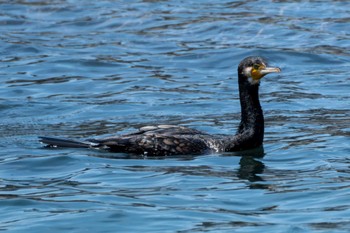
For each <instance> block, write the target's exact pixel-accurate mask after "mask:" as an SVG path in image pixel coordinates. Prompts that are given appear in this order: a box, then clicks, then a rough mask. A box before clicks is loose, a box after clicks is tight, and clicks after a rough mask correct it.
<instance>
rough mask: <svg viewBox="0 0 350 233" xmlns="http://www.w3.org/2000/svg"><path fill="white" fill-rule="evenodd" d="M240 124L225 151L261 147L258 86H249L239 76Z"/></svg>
mask: <svg viewBox="0 0 350 233" xmlns="http://www.w3.org/2000/svg"><path fill="white" fill-rule="evenodd" d="M238 83H239V97H240V102H241V122H240V124H239V128H238V131H237V134H236V135H235V136H233V138H231V139H230V142H229V145H228V146H227V149H226V150H227V151H237V150H243V149H251V148H254V147H258V146H261V145H262V142H263V139H264V115H263V112H262V109H261V106H260V101H259V84H251V83H249V81H248V79H247V78H246V77H245V76H243V74H239V79H238Z"/></svg>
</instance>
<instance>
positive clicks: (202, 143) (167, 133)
mask: <svg viewBox="0 0 350 233" xmlns="http://www.w3.org/2000/svg"><path fill="white" fill-rule="evenodd" d="M278 72H281V70H280V68H277V67H269V66H268V65H267V62H266V60H265V59H263V58H262V57H257V56H250V57H247V58H245V59H243V60H242V61H241V62H240V63H239V65H238V85H239V98H240V104H241V121H240V124H239V127H238V130H237V133H236V134H235V135H211V134H208V133H205V132H202V131H199V130H196V129H192V128H188V127H184V126H177V125H155V126H145V127H141V128H140V129H139V130H138V131H137V132H134V133H129V134H124V135H119V136H115V137H109V138H104V139H88V140H86V141H76V140H70V139H59V138H52V137H39V140H40V142H42V143H44V144H47V145H48V146H52V147H74V148H104V149H108V150H109V151H112V152H120V153H131V154H141V155H147V156H167V155H187V154H191V155H198V154H208V153H218V152H232V151H240V150H246V149H252V148H255V147H259V146H261V145H262V143H263V138H264V115H263V111H262V109H261V106H260V101H259V85H260V80H261V78H262V77H264V76H265V75H267V74H269V73H278Z"/></svg>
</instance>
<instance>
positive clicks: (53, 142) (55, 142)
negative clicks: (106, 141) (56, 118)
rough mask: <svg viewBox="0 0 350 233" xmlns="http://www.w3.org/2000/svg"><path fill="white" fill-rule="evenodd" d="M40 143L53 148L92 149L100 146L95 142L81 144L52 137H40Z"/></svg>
mask: <svg viewBox="0 0 350 233" xmlns="http://www.w3.org/2000/svg"><path fill="white" fill-rule="evenodd" d="M39 141H40V142H41V143H43V144H46V145H48V146H51V147H70V148H91V147H97V146H98V144H97V143H93V142H80V141H75V140H70V139H62V138H52V137H39Z"/></svg>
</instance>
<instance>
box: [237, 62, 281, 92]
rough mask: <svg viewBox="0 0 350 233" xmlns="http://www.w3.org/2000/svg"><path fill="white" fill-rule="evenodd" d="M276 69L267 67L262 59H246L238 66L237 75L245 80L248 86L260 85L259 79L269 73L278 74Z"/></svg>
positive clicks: (278, 69)
mask: <svg viewBox="0 0 350 233" xmlns="http://www.w3.org/2000/svg"><path fill="white" fill-rule="evenodd" d="M279 72H281V69H280V68H278V67H269V66H268V65H267V62H266V61H265V59H263V58H262V57H247V58H245V59H243V60H242V61H241V62H240V64H239V66H238V75H239V76H240V77H243V78H245V79H246V80H247V81H248V82H249V83H250V84H252V85H256V84H259V83H260V79H261V78H262V77H264V76H265V75H267V74H269V73H279Z"/></svg>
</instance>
